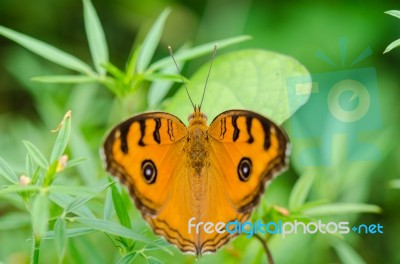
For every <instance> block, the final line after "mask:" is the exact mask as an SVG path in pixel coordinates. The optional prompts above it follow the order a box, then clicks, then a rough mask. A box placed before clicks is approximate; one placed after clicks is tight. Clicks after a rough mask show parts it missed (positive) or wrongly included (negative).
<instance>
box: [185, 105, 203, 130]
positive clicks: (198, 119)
mask: <svg viewBox="0 0 400 264" xmlns="http://www.w3.org/2000/svg"><path fill="white" fill-rule="evenodd" d="M188 121H189V125H194V124H204V125H206V124H207V115H206V114H204V113H203V112H201V111H200V106H197V105H195V106H194V112H193V113H191V114H190V115H189V117H188Z"/></svg>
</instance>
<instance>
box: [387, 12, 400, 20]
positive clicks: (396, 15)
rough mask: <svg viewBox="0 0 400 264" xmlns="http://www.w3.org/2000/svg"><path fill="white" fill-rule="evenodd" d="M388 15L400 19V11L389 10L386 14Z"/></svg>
mask: <svg viewBox="0 0 400 264" xmlns="http://www.w3.org/2000/svg"><path fill="white" fill-rule="evenodd" d="M385 13H386V14H388V15H391V16H394V17H397V18H400V11H399V10H389V11H386V12H385Z"/></svg>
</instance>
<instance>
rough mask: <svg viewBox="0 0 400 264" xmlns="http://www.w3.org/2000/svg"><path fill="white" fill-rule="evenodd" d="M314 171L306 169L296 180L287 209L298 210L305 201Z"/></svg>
mask: <svg viewBox="0 0 400 264" xmlns="http://www.w3.org/2000/svg"><path fill="white" fill-rule="evenodd" d="M314 177H315V172H314V171H311V170H310V171H307V172H305V173H304V174H303V175H302V176H301V178H300V179H298V180H297V182H296V184H295V185H294V187H293V190H292V192H291V193H290V197H289V209H290V210H291V211H296V210H298V209H299V208H300V207H301V206H302V205H303V204H304V202H305V200H306V198H307V195H308V193H309V191H310V189H311V186H312V183H313V182H314Z"/></svg>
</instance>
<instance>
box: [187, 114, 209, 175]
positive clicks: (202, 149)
mask: <svg viewBox="0 0 400 264" xmlns="http://www.w3.org/2000/svg"><path fill="white" fill-rule="evenodd" d="M207 129H208V126H207V116H206V115H205V114H204V113H202V112H200V109H199V108H198V107H195V110H194V112H193V113H192V114H191V115H190V116H189V127H188V132H189V136H188V142H187V147H186V149H187V153H188V154H189V155H188V158H189V160H188V162H189V165H190V167H192V168H193V169H194V171H195V173H196V175H198V176H199V175H200V174H201V170H202V169H203V167H204V166H205V165H206V161H207V160H208V159H207V156H208V153H209V151H208V149H207V146H208V137H207Z"/></svg>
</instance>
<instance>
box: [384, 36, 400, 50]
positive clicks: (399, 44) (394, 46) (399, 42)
mask: <svg viewBox="0 0 400 264" xmlns="http://www.w3.org/2000/svg"><path fill="white" fill-rule="evenodd" d="M398 46H400V39H398V40H395V41H393V42H392V43H390V44H389V46H387V47H386V49H385V51H384V52H383V53H386V52H389V51H391V50H392V49H394V48H397V47H398Z"/></svg>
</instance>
